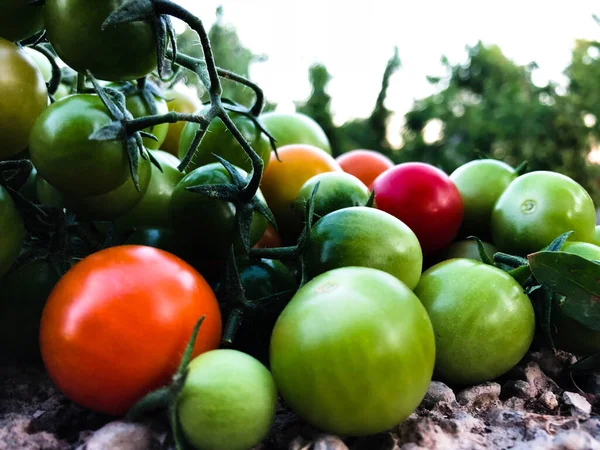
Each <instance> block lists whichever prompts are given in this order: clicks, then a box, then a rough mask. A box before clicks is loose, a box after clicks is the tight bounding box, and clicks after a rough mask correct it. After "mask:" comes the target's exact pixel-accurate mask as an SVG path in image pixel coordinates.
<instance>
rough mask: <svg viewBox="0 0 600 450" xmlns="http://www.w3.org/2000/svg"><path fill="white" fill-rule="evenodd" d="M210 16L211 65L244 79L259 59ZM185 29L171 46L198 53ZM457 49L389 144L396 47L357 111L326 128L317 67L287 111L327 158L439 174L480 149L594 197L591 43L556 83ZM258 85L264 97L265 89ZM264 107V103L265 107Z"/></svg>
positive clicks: (597, 63) (246, 94)
mask: <svg viewBox="0 0 600 450" xmlns="http://www.w3.org/2000/svg"><path fill="white" fill-rule="evenodd" d="M217 16H218V20H217V22H216V23H215V25H214V26H213V27H212V28H211V30H210V39H211V41H212V44H213V49H214V52H215V58H216V61H217V64H219V65H220V66H222V67H224V68H227V69H229V70H233V71H235V72H237V73H240V74H242V75H244V76H249V67H250V65H251V64H254V63H257V62H260V61H264V60H265V59H266V57H265V56H264V55H257V54H254V53H253V52H252V51H251V50H249V49H247V48H245V47H244V46H243V45H242V43H241V42H240V39H239V37H238V35H237V33H236V30H235V27H233V26H232V25H230V24H227V23H226V22H225V20H224V17H223V12H222V10H220V9H219V10H218V11H217ZM192 36H193V33H191V32H189V31H188V32H186V33H184V34H182V35H181V36H180V46H181V48H182V49H183V50H184V51H186V52H189V53H191V54H195V55H196V56H198V57H201V56H202V54H201V49H200V47H199V46H198V45H197V42H194V40H193V37H192ZM467 54H468V57H467V59H466V61H465V62H464V63H461V64H451V63H450V62H449V61H448V59H447V58H445V57H442V63H443V66H444V72H445V73H443V74H442V75H441V76H436V77H428V80H429V82H430V83H431V84H432V85H433V87H434V92H436V93H435V94H434V95H431V96H429V97H426V98H423V99H420V100H418V101H416V102H415V104H414V105H413V107H412V109H411V110H410V111H409V112H408V113H407V114H406V116H405V126H404V127H403V130H402V136H401V138H402V139H401V141H402V145H401V146H400V147H399V148H393V146H392V145H391V144H390V143H389V141H388V137H387V129H388V128H387V124H388V121H389V119H390V116H391V115H392V112H391V111H389V110H388V109H387V108H386V107H385V99H386V97H387V88H388V84H389V80H390V77H391V76H392V75H393V74H394V72H395V71H396V70H398V69H399V68H400V66H401V63H400V57H399V54H398V50H397V49H396V50H395V53H394V54H393V55H391V57H390V60H389V61H388V64H387V66H386V67H382V81H381V89H380V92H379V95H378V97H377V98H375V99H373V103H374V106H373V109H372V111H365V117H364V118H359V119H354V120H352V121H349V122H347V123H344V124H343V125H341V126H336V125H335V123H334V121H333V118H332V113H331V97H330V96H329V94H328V92H327V86H328V83H329V81H330V80H331V74H330V73H329V72H328V70H327V68H326V67H325V66H323V65H320V64H318V65H314V66H313V67H311V68H310V70H309V74H308V76H309V79H310V82H311V85H312V93H311V95H310V97H309V98H308V99H306V100H305V101H302V102H298V103H297V104H296V109H297V111H299V112H302V113H304V114H307V115H309V116H311V117H312V118H314V119H315V120H316V121H317V122H318V123H319V124H320V125H321V126H322V127H323V129H324V130H325V132H326V134H327V135H328V137H329V139H330V141H331V145H332V150H333V153H334V155H339V154H341V153H344V152H346V151H349V150H353V149H357V148H365V149H372V150H376V151H379V152H382V153H384V154H386V155H387V156H389V157H390V158H392V159H393V160H394V161H395V162H404V161H425V162H428V163H431V164H434V165H436V166H438V167H440V168H442V169H443V170H445V171H446V172H448V173H450V172H452V171H453V170H454V169H455V168H457V167H458V166H460V165H461V164H464V163H465V162H468V161H470V160H472V159H475V158H478V157H481V156H489V157H493V158H496V159H500V160H503V161H506V162H507V163H509V164H512V165H515V166H516V165H518V164H520V163H521V162H522V161H524V160H527V161H528V163H529V169H530V170H553V171H557V172H561V173H564V174H566V175H569V176H571V177H573V178H574V179H575V180H577V181H578V182H579V183H581V184H582V185H583V186H584V187H585V188H586V189H587V190H588V191H589V192H590V193H591V194H592V196H593V197H594V200H595V201H596V203H598V202H599V201H600V183H599V181H598V180H599V175H600V165H598V164H593V163H591V162H590V161H589V159H588V155H589V153H590V150H591V149H592V148H595V147H596V146H597V143H600V42H597V41H577V42H576V43H575V47H574V50H573V55H572V60H571V63H570V65H569V66H568V67H567V68H566V70H565V75H566V76H567V77H568V80H569V83H568V86H567V88H566V89H564V88H562V89H561V88H560V87H559V86H557V85H555V84H553V83H550V84H547V85H545V86H538V85H536V84H534V82H533V81H532V73H533V71H534V70H535V69H536V67H537V66H536V64H535V62H532V63H530V64H528V65H526V66H520V65H517V64H515V63H514V62H513V61H511V60H510V59H508V58H507V57H506V56H505V55H504V54H503V53H502V50H501V49H500V48H499V47H497V46H495V45H487V46H486V45H484V44H483V43H481V42H478V43H476V44H475V45H473V46H470V47H467ZM191 81H193V80H191ZM197 85H198V86H199V83H198V82H197ZM224 87H225V96H226V97H228V98H230V99H232V100H235V101H237V102H240V103H244V104H249V103H250V102H251V101H252V95H253V94H252V92H251V91H249V90H248V89H244V88H243V87H239V86H237V85H234V84H233V83H227V82H226V83H225V86H224ZM263 88H264V89H265V92H266V95H267V97H268V86H263ZM274 106H275V105H273V104H269V105H267V109H272V108H273V107H274ZM597 118H598V120H597ZM433 122H437V124H438V125H441V129H442V133H441V136H440V138H439V139H438V140H436V141H435V142H431V140H429V141H427V140H426V139H425V138H424V134H425V133H424V131H425V129H426V127H427V125H428V124H432V123H433ZM598 161H600V152H599V154H598Z"/></svg>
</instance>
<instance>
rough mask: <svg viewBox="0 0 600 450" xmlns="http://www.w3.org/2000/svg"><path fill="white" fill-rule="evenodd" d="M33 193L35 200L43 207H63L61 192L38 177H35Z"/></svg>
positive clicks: (63, 200) (63, 198)
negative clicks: (34, 193)
mask: <svg viewBox="0 0 600 450" xmlns="http://www.w3.org/2000/svg"><path fill="white" fill-rule="evenodd" d="M35 192H36V196H37V200H38V202H39V203H40V204H42V205H45V206H56V207H57V208H64V207H65V203H66V202H65V196H64V195H63V193H62V192H60V191H59V190H58V189H56V188H55V187H54V186H52V185H51V184H50V183H48V182H47V181H46V180H44V179H43V178H42V177H40V176H39V175H38V176H36V177H35Z"/></svg>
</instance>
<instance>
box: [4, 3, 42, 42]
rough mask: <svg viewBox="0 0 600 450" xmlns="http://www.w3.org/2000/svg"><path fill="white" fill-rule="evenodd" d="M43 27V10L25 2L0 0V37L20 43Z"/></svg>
mask: <svg viewBox="0 0 600 450" xmlns="http://www.w3.org/2000/svg"><path fill="white" fill-rule="evenodd" d="M43 27H44V8H43V7H42V6H39V5H30V4H29V1H27V0H2V2H1V3H0V37H3V38H4V39H8V40H9V41H15V42H17V41H22V40H23V39H27V38H28V37H30V36H33V35H34V34H36V33H38V32H40V31H41V30H42V28H43Z"/></svg>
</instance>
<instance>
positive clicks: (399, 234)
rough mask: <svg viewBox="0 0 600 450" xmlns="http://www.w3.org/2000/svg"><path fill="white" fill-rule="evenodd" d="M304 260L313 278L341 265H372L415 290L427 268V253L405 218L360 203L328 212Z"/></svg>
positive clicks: (314, 232)
mask: <svg viewBox="0 0 600 450" xmlns="http://www.w3.org/2000/svg"><path fill="white" fill-rule="evenodd" d="M304 262H305V264H306V270H307V273H308V275H309V277H310V278H312V277H315V276H317V275H319V274H321V273H323V272H327V271H328V270H332V269H336V268H338V267H348V266H362V267H372V268H374V269H379V270H383V271H384V272H388V273H390V274H392V275H394V276H395V277H396V278H398V279H399V280H400V281H402V282H403V283H405V284H406V285H407V286H408V287H409V288H410V289H413V288H414V287H415V286H416V285H417V283H418V282H419V278H420V276H421V270H422V269H423V253H422V252H421V247H420V245H419V240H418V239H417V237H416V236H415V234H414V233H413V232H412V230H411V229H410V228H408V227H407V226H406V225H405V224H404V223H403V222H402V221H400V220H399V219H396V218H395V217H393V216H392V215H390V214H388V213H386V212H383V211H380V210H378V209H374V208H367V207H364V206H356V207H352V208H344V209H340V210H338V211H335V212H332V213H331V214H327V215H326V216H325V217H323V218H322V219H321V220H319V221H318V222H317V223H316V224H315V225H314V226H313V228H312V233H311V236H310V241H309V243H308V245H307V248H306V251H305V253H304Z"/></svg>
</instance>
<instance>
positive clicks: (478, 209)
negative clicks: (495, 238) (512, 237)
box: [450, 159, 517, 239]
mask: <svg viewBox="0 0 600 450" xmlns="http://www.w3.org/2000/svg"><path fill="white" fill-rule="evenodd" d="M515 178H517V173H516V172H515V169H513V168H512V167H511V166H509V165H508V164H506V163H504V162H502V161H496V160H494V159H480V160H476V161H471V162H468V163H467V164H464V165H462V166H460V167H459V168H458V169H456V170H455V171H454V172H452V174H451V175H450V179H451V180H452V181H453V182H454V184H455V185H456V187H457V188H458V191H459V192H460V196H461V198H462V200H463V205H464V209H465V214H464V219H463V224H462V227H461V231H460V234H461V235H462V236H465V237H468V236H471V235H474V236H477V237H479V238H480V239H487V238H489V237H491V235H490V221H491V217H492V210H493V209H494V205H495V204H496V201H497V200H498V198H500V196H501V195H502V193H503V192H504V191H505V190H506V188H507V187H508V185H509V184H510V183H511V182H512V181H513V180H514V179H515Z"/></svg>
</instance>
